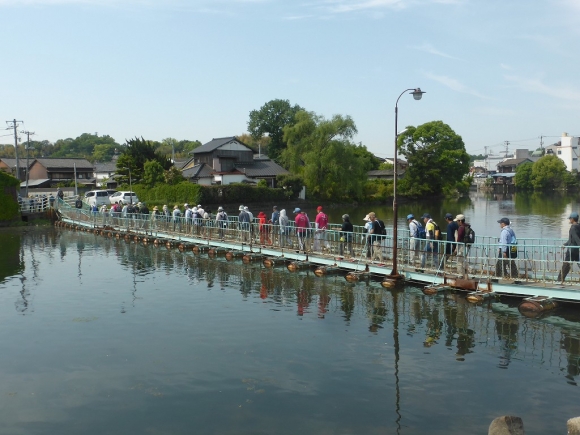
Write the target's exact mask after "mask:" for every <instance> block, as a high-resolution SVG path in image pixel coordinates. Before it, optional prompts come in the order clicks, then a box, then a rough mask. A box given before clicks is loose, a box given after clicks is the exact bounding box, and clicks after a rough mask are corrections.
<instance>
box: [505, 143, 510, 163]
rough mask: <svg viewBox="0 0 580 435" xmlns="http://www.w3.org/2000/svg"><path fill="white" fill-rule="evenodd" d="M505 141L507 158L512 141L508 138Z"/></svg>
mask: <svg viewBox="0 0 580 435" xmlns="http://www.w3.org/2000/svg"><path fill="white" fill-rule="evenodd" d="M504 143H505V158H506V159H507V156H508V148H509V146H510V142H509V141H508V140H506V141H505V142H504Z"/></svg>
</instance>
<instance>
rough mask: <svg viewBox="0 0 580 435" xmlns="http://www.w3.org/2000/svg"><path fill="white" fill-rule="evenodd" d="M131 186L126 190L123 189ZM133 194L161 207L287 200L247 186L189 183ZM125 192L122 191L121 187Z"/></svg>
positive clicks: (283, 194) (277, 191)
mask: <svg viewBox="0 0 580 435" xmlns="http://www.w3.org/2000/svg"><path fill="white" fill-rule="evenodd" d="M127 187H128V186H122V188H123V189H125V188H127ZM132 187H133V191H134V192H135V193H136V194H137V196H138V197H139V200H140V201H146V202H149V203H151V204H150V205H161V204H167V205H171V204H183V203H186V202H188V203H190V204H233V203H238V202H239V203H240V204H251V203H257V202H280V201H284V200H286V199H287V196H286V191H285V190H284V189H272V188H269V187H258V186H251V185H247V184H228V185H226V186H202V185H199V184H193V183H190V182H188V181H184V182H181V183H179V184H176V185H174V186H172V185H169V184H159V185H157V186H155V187H153V188H149V187H147V186H144V185H142V184H134V185H133V186H132ZM119 189H121V187H119Z"/></svg>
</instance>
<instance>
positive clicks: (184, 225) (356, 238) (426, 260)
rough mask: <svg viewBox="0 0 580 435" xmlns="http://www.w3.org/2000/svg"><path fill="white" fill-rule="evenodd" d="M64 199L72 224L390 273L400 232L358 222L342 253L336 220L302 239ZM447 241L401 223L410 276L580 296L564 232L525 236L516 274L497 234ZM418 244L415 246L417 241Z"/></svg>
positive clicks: (266, 228)
mask: <svg viewBox="0 0 580 435" xmlns="http://www.w3.org/2000/svg"><path fill="white" fill-rule="evenodd" d="M58 207H59V211H60V214H61V218H62V222H64V223H65V224H69V225H71V226H73V227H77V226H78V227H82V228H84V229H93V230H101V231H102V230H106V231H109V232H116V233H118V234H121V235H122V236H123V237H124V236H126V235H129V234H130V235H131V237H135V236H137V237H147V238H149V239H150V241H153V240H154V239H157V240H161V241H163V242H164V241H165V240H174V241H175V240H177V241H180V242H182V243H193V244H198V245H210V246H213V247H221V248H226V249H235V250H243V251H245V252H253V253H258V254H261V255H265V256H272V257H280V256H282V257H283V258H284V259H287V260H289V261H303V260H306V259H308V260H309V261H310V262H312V263H315V264H319V265H326V266H337V267H339V268H341V269H344V270H345V271H355V272H356V271H358V272H362V271H363V270H368V272H369V273H370V274H372V275H376V276H379V277H380V276H382V277H387V276H388V274H389V273H390V259H391V258H392V253H393V250H392V245H393V243H392V234H387V235H386V236H378V237H377V240H376V241H374V243H369V239H368V237H367V235H366V230H365V229H364V227H360V226H355V230H354V233H353V239H352V245H353V251H354V256H353V257H350V256H349V255H344V256H343V255H341V254H342V252H343V251H345V252H344V253H345V254H346V253H347V252H348V251H349V247H348V246H347V244H346V243H345V242H344V241H341V236H342V234H341V232H340V226H338V225H336V224H331V225H330V229H329V230H327V231H325V232H324V233H319V232H316V231H315V230H314V229H311V230H310V231H309V233H308V237H306V238H305V239H304V240H303V241H302V240H300V239H299V238H298V235H297V234H296V232H294V229H293V227H292V226H290V227H288V231H287V234H281V233H280V227H278V226H272V225H259V224H257V223H253V224H252V225H251V226H247V227H245V226H244V224H243V223H239V222H238V220H237V217H230V218H229V220H228V222H227V223H226V225H225V226H224V227H223V228H218V227H217V225H216V222H215V221H214V220H204V219H199V220H189V221H188V220H186V219H185V218H183V217H178V218H168V219H165V218H163V217H161V216H157V217H155V216H152V215H140V214H129V215H125V216H123V214H122V213H110V212H106V213H91V212H89V211H87V210H84V209H82V210H76V209H74V208H72V207H71V205H70V204H68V203H65V202H62V201H59V204H58ZM111 235H113V234H112V233H111ZM301 242H304V244H305V252H303V251H300V252H298V251H297V249H298V247H299V244H300V243H301ZM317 243H318V244H319V246H318V247H317V246H316V244H317ZM415 243H416V245H415ZM428 243H431V244H432V245H433V246H432V248H433V251H435V252H425V251H426V249H425V248H426V245H427V244H428ZM447 244H448V242H445V241H434V242H428V241H425V240H417V239H412V238H411V237H409V232H408V230H399V231H398V246H399V247H400V249H399V250H398V264H399V266H400V271H399V272H400V273H401V274H402V275H404V277H405V278H406V279H407V280H411V281H416V282H423V283H433V284H441V283H444V282H446V281H447V279H448V278H454V277H462V276H463V271H464V270H465V269H466V270H467V271H468V276H469V278H470V279H471V281H472V282H474V283H475V286H476V289H477V288H480V289H486V290H488V289H490V290H492V291H493V292H495V293H497V294H509V295H516V296H535V295H543V296H549V297H552V298H555V299H560V300H570V301H579V300H580V278H579V276H578V274H571V275H569V276H568V280H567V281H566V283H565V285H558V283H557V282H556V278H557V275H558V272H559V271H560V269H561V268H562V259H563V254H564V248H563V247H562V244H563V240H561V239H553V240H546V239H534V238H528V239H519V242H518V257H517V258H516V259H515V260H514V263H515V265H516V266H517V270H518V273H517V276H513V277H509V276H508V277H502V276H498V275H496V273H498V272H497V270H496V269H498V268H497V267H496V263H497V261H498V259H497V253H498V250H499V245H498V244H497V241H496V239H495V238H492V237H487V236H478V237H477V240H476V242H475V243H474V244H473V245H470V246H468V247H466V248H465V249H464V250H463V251H464V253H465V254H466V255H464V256H445V255H443V254H438V253H444V252H445V251H446V248H447ZM412 246H413V247H414V248H415V249H410V248H411V247H412ZM462 247H463V245H462ZM367 254H368V255H370V257H369V258H367ZM471 290H473V288H471Z"/></svg>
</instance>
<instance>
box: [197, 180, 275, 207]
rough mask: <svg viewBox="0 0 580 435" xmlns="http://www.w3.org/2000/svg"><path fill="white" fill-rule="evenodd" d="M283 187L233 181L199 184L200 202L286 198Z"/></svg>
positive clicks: (219, 202)
mask: <svg viewBox="0 0 580 435" xmlns="http://www.w3.org/2000/svg"><path fill="white" fill-rule="evenodd" d="M284 192H285V191H284V189H279V188H277V189H272V188H269V187H259V186H251V185H249V184H243V183H233V184H228V185H226V186H201V201H200V203H201V204H228V203H229V204H234V203H240V204H251V203H253V202H278V201H283V200H285V199H286V196H285V194H284Z"/></svg>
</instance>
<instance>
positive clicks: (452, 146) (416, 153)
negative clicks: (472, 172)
mask: <svg viewBox="0 0 580 435" xmlns="http://www.w3.org/2000/svg"><path fill="white" fill-rule="evenodd" d="M397 146H398V147H399V151H400V153H401V154H402V155H403V156H405V157H406V159H407V161H408V162H409V168H408V169H407V171H406V173H405V176H404V178H403V179H402V180H401V183H400V187H401V193H402V194H404V195H407V196H426V195H439V194H442V193H450V192H455V191H456V190H457V188H458V187H460V184H461V183H462V181H463V180H464V177H465V174H467V173H468V171H469V155H468V154H467V152H466V151H465V144H464V143H463V139H462V138H461V136H459V135H458V134H457V133H455V132H454V131H453V130H452V129H451V127H449V125H447V124H444V123H443V122H442V121H431V122H428V123H425V124H423V125H420V126H418V127H413V126H409V127H407V130H406V131H405V132H404V133H403V134H401V135H400V136H399V139H398V143H397Z"/></svg>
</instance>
